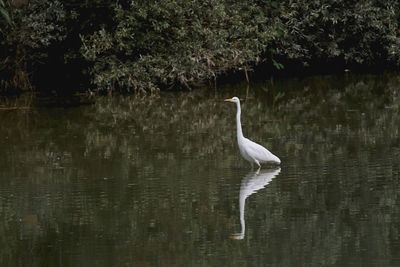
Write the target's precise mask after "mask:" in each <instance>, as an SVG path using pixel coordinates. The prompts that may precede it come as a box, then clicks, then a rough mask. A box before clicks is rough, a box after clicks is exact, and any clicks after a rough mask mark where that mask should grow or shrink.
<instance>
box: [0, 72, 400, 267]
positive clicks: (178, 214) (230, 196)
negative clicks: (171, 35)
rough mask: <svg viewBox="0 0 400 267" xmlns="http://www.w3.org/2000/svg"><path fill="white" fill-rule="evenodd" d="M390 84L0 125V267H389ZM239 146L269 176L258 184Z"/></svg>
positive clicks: (231, 91)
mask: <svg viewBox="0 0 400 267" xmlns="http://www.w3.org/2000/svg"><path fill="white" fill-rule="evenodd" d="M399 85H400V77H399V76H396V75H379V76H355V75H347V76H334V77H333V76H320V77H311V78H305V79H292V80H287V81H274V82H268V83H262V84H258V85H254V86H250V87H249V88H246V85H235V86H231V87H226V88H219V89H217V90H214V89H209V90H196V91H193V92H185V93H163V94H161V96H160V97H152V98H145V99H137V98H136V99H134V98H127V97H113V98H111V99H110V98H105V99H98V100H97V101H96V103H95V104H94V105H91V106H81V107H75V108H49V107H43V105H41V104H40V102H39V101H38V103H37V105H34V107H33V108H32V109H28V110H12V111H10V110H8V111H7V110H2V111H0V120H1V122H2V125H1V129H0V157H1V159H2V160H1V161H0V265H1V266H96V267H98V266H398V265H399V264H400V239H399V238H400V209H399V207H400V203H399V202H400V198H399V197H400V180H399V155H400V143H399V125H400V116H399V106H400V99H399V97H400V96H399V90H398V88H399ZM233 95H236V96H239V97H241V98H243V99H245V100H244V101H243V103H242V123H243V130H244V134H245V135H246V136H247V137H249V138H251V139H252V140H255V141H257V142H259V143H261V144H263V145H264V146H266V147H268V148H269V149H270V150H271V151H273V153H274V154H276V155H278V156H279V157H280V158H281V160H282V162H283V163H282V165H281V167H280V168H278V169H277V168H275V169H271V168H269V167H264V168H263V169H262V170H260V172H255V170H251V169H250V165H249V164H248V163H247V162H245V161H244V160H243V159H242V158H241V157H240V155H239V153H238V149H237V147H236V139H235V121H234V119H235V106H234V105H233V104H231V103H225V102H222V100H223V99H224V98H227V97H231V96H233Z"/></svg>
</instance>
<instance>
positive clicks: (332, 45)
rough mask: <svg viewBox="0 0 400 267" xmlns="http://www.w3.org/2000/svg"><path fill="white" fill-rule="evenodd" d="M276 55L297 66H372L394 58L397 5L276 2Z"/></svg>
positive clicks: (397, 52)
mask: <svg viewBox="0 0 400 267" xmlns="http://www.w3.org/2000/svg"><path fill="white" fill-rule="evenodd" d="M278 9H279V11H278V12H277V13H278V14H277V15H278V17H279V23H277V27H279V29H281V32H282V35H281V38H279V39H278V40H277V42H276V52H277V54H279V55H280V56H282V57H285V58H289V59H296V60H302V61H304V62H305V63H307V62H310V61H311V62H312V61H315V60H320V61H327V60H331V59H336V60H343V61H344V62H345V63H358V64H374V63H376V61H386V60H389V61H395V62H396V63H397V62H398V61H399V58H400V46H399V45H400V38H399V32H398V28H399V3H398V2H397V1H393V0H392V1H384V2H383V1H377V0H366V1H355V0H351V1H344V0H341V1H337V0H325V1H320V0H312V1H308V0H297V1H282V2H281V3H280V5H279V8H278Z"/></svg>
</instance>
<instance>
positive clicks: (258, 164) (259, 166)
mask: <svg viewBox="0 0 400 267" xmlns="http://www.w3.org/2000/svg"><path fill="white" fill-rule="evenodd" d="M255 162H256V164H257V166H258V170H259V169H260V168H261V165H260V162H258V160H255Z"/></svg>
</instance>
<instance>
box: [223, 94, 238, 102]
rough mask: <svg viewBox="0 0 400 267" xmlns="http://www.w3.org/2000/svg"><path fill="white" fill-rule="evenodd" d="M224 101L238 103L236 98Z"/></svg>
mask: <svg viewBox="0 0 400 267" xmlns="http://www.w3.org/2000/svg"><path fill="white" fill-rule="evenodd" d="M224 101H227V102H233V103H240V100H239V98H237V97H236V96H234V97H232V98H228V99H225V100H224Z"/></svg>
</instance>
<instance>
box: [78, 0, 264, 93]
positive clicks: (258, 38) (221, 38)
mask: <svg viewBox="0 0 400 267" xmlns="http://www.w3.org/2000/svg"><path fill="white" fill-rule="evenodd" d="M115 13H116V19H115V23H116V27H115V29H114V28H112V29H111V30H106V29H102V30H99V31H98V32H96V33H94V34H93V35H91V36H87V37H85V38H84V46H83V49H82V52H83V54H84V55H85V57H86V58H87V59H88V60H90V61H93V62H94V68H93V71H92V73H93V76H94V83H95V85H96V86H97V87H98V88H99V89H108V90H110V89H114V88H125V89H128V90H134V91H137V90H146V89H156V88H159V87H166V86H170V85H176V84H178V85H181V86H185V87H190V86H191V85H193V84H196V83H199V82H202V81H205V80H207V79H211V78H213V77H215V76H217V75H218V74H220V73H221V72H224V71H227V70H232V69H239V68H243V67H246V66H247V65H248V64H249V63H254V62H257V61H259V60H260V58H259V56H260V55H261V53H262V52H263V51H264V50H265V48H266V46H267V44H268V43H269V41H270V39H271V38H272V33H271V31H270V28H269V26H268V23H267V18H266V17H265V15H264V13H263V12H262V10H261V9H259V8H258V6H257V5H256V4H255V1H246V3H243V4H239V3H236V2H233V1H227V0H221V1H212V0H206V1H197V0H195V1H186V0H173V1H146V2H143V1H132V2H131V4H130V5H129V6H128V7H122V6H120V5H117V6H116V7H115Z"/></svg>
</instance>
